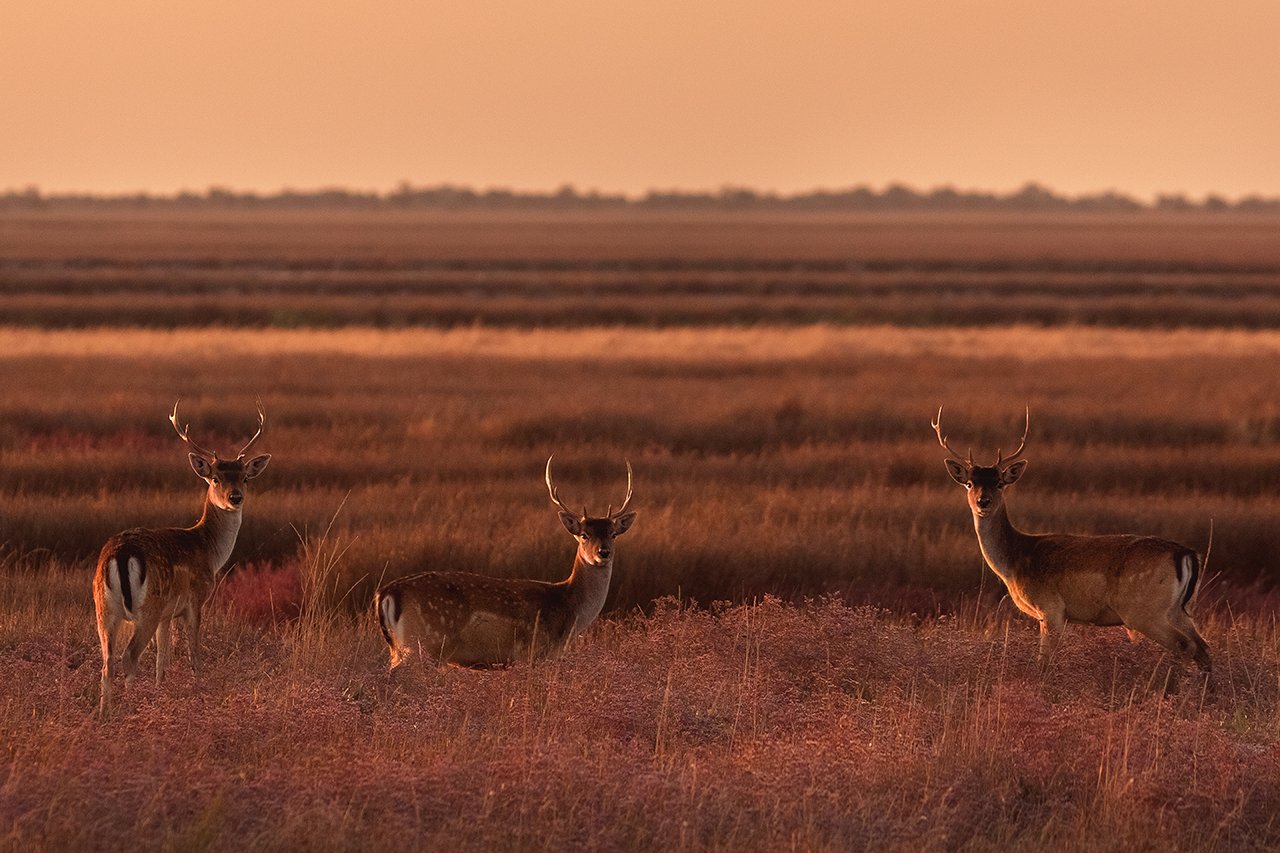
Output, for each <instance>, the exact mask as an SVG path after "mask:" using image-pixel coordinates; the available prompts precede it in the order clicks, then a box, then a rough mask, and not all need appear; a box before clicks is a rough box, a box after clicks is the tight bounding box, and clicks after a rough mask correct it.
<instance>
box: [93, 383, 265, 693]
mask: <svg viewBox="0 0 1280 853" xmlns="http://www.w3.org/2000/svg"><path fill="white" fill-rule="evenodd" d="M169 423H171V424H172V425H173V429H174V431H175V432H177V434H178V437H179V438H181V439H182V441H183V443H184V444H185V445H186V446H187V447H188V449H189V452H188V453H187V458H188V460H189V461H190V463H191V468H192V470H194V471H195V473H196V476H197V477H199V478H200V479H201V480H203V481H204V482H205V485H206V489H205V495H204V511H203V513H202V514H201V516H200V520H199V521H197V522H196V523H195V524H194V525H193V526H191V527H166V528H159V529H148V528H141V527H138V528H133V529H132V530H125V531H124V532H122V533H117V534H115V535H114V536H112V537H111V538H109V539H108V540H107V542H106V544H105V545H103V546H102V551H101V552H100V553H99V555H98V565H97V570H96V571H95V572H94V576H93V602H94V608H95V610H96V613H97V622H98V639H99V640H100V642H101V644H102V686H101V692H100V695H99V702H98V713H99V716H101V717H102V718H106V717H107V715H108V714H109V713H110V710H111V698H112V697H111V685H112V681H113V679H114V678H115V676H116V675H117V671H118V670H119V669H120V668H121V667H123V670H124V676H125V684H126V686H128V685H130V684H132V682H133V678H134V673H135V671H136V670H137V667H138V659H139V657H141V655H142V652H143V651H144V650H145V649H146V648H147V646H148V645H149V644H150V643H151V641H152V639H154V640H155V643H156V684H157V685H159V684H161V683H162V682H163V680H164V674H165V670H166V668H167V667H168V665H169V656H170V648H171V642H172V630H173V620H174V618H175V617H181V618H182V619H183V620H184V621H185V622H186V625H187V645H188V651H189V653H190V655H191V669H192V672H193V674H194V676H195V678H196V679H197V682H198V680H199V678H200V611H201V608H202V607H203V606H204V603H205V601H206V600H207V599H208V598H209V597H210V596H211V595H212V593H213V590H214V588H215V586H216V585H217V581H218V579H219V577H220V575H219V573H220V572H221V570H222V569H223V567H224V566H225V565H226V564H227V560H228V559H229V558H230V557H231V551H232V549H233V548H234V547H235V544H236V535H237V534H238V533H239V531H240V521H241V518H242V517H243V512H244V500H245V484H246V483H247V482H248V481H249V480H252V479H253V478H254V477H257V476H258V475H259V474H261V473H262V472H263V470H264V469H265V468H266V467H267V463H268V462H270V461H271V454H269V453H264V454H261V455H258V456H254V457H252V458H246V457H247V456H248V454H249V450H250V448H252V447H253V445H254V443H255V442H257V440H258V439H259V438H260V437H261V436H262V432H263V429H264V428H265V426H266V412H265V411H264V410H263V408H262V403H261V402H260V401H259V403H258V430H257V432H255V433H254V434H253V437H252V438H250V439H249V441H248V443H247V444H245V445H244V446H243V447H242V448H240V451H239V452H238V453H237V454H236V456H235V457H234V458H225V459H224V458H222V457H221V456H219V455H218V454H217V453H216V452H214V451H211V450H206V449H205V448H203V447H201V446H200V445H199V444H197V443H196V442H195V440H194V439H192V437H191V425H190V424H187V425H186V426H184V427H182V428H179V427H178V403H174V404H173V412H172V413H171V414H170V415H169ZM125 623H132V624H133V635H132V636H131V637H130V639H129V643H128V645H127V646H126V647H125V648H124V649H123V656H122V660H121V661H117V656H118V655H119V653H120V651H121V650H120V646H121V645H122V643H123V641H124V638H123V633H124V626H125Z"/></svg>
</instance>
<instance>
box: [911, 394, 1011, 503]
mask: <svg viewBox="0 0 1280 853" xmlns="http://www.w3.org/2000/svg"><path fill="white" fill-rule="evenodd" d="M931 424H932V426H933V432H934V434H935V435H937V436H938V444H940V445H942V448H943V449H944V450H946V451H947V453H948V454H950V458H948V459H946V460H944V464H945V465H946V466H947V473H948V474H950V475H951V479H953V480H955V481H956V482H957V483H959V484H960V485H962V486H964V487H965V489H966V491H968V493H969V509H971V510H972V511H973V514H974V515H975V516H977V517H978V518H986V517H987V516H988V515H990V514H992V513H993V512H995V511H996V510H997V509H999V508H1000V506H1001V504H1002V503H1003V502H1004V490H1005V489H1006V488H1007V487H1009V486H1012V485H1013V484H1014V483H1016V482H1018V479H1019V478H1020V477H1021V476H1022V475H1023V473H1024V472H1025V471H1026V470H1027V461H1026V460H1025V459H1021V458H1020V457H1021V456H1022V451H1023V450H1024V449H1025V448H1026V446H1027V433H1028V432H1030V431H1031V407H1030V406H1028V407H1027V415H1026V425H1025V426H1024V427H1023V430H1022V440H1021V441H1020V442H1019V443H1018V449H1017V450H1015V451H1014V452H1013V455H1012V456H1010V457H1009V458H1007V459H1006V458H1005V457H1004V454H1003V453H1002V452H1001V451H999V450H997V451H996V461H995V464H994V465H978V464H976V463H975V462H974V461H973V451H972V450H970V451H969V455H968V456H967V457H965V458H961V456H960V454H958V453H956V452H955V451H954V450H952V449H951V445H950V444H949V443H948V442H947V438H946V436H944V435H943V434H942V407H941V406H939V407H938V416H937V417H936V418H935V419H934V420H933V421H932V422H931Z"/></svg>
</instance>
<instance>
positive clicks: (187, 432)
mask: <svg viewBox="0 0 1280 853" xmlns="http://www.w3.org/2000/svg"><path fill="white" fill-rule="evenodd" d="M179 402H181V400H175V401H174V403H173V412H172V413H171V414H170V415H169V423H171V424H173V430H174V432H176V433H177V434H178V438H180V439H182V440H183V441H185V442H186V443H187V446H188V447H190V448H191V450H192V452H193V453H198V454H200V455H201V456H203V457H205V458H206V459H217V458H218V454H217V453H214V452H213V451H212V450H205V449H204V448H203V447H201V446H200V445H198V444H196V443H195V441H194V440H193V439H192V438H191V424H187V425H186V426H184V427H183V428H182V429H178V403H179Z"/></svg>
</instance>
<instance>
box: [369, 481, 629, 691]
mask: <svg viewBox="0 0 1280 853" xmlns="http://www.w3.org/2000/svg"><path fill="white" fill-rule="evenodd" d="M546 483H547V491H548V492H549V493H550V495H551V502H552V503H553V504H555V506H556V507H558V508H559V517H560V523H561V524H563V525H564V527H565V529H566V530H568V531H569V534H570V535H571V536H573V538H574V540H575V541H576V542H577V546H578V547H577V552H576V553H575V555H574V559H573V568H572V569H571V570H570V572H569V577H568V578H566V579H565V580H562V581H559V582H555V583H549V582H546V581H538V580H512V579H508V578H496V577H490V576H487V575H478V574H471V573H469V572H423V573H421V574H416V575H409V576H407V577H403V578H399V579H397V580H394V581H391V582H389V583H387V584H385V585H383V586H382V587H381V588H380V589H379V590H378V592H377V595H376V596H375V597H374V609H375V614H376V616H377V619H378V624H379V626H380V627H381V629H382V636H383V638H384V639H385V640H386V641H387V646H388V647H389V649H390V652H391V668H392V669H393V670H394V669H395V668H396V667H398V666H400V665H401V664H403V663H404V662H405V661H406V660H407V659H409V658H410V657H412V656H414V655H416V654H418V653H421V654H423V655H425V656H427V657H428V658H430V659H433V660H435V661H437V662H438V663H445V664H452V665H455V666H463V667H489V666H506V665H508V664H511V663H514V662H515V661H517V660H520V659H536V658H542V657H547V656H550V655H555V654H559V653H560V652H561V651H562V650H563V649H564V648H565V647H566V646H567V645H568V643H569V641H570V640H572V639H573V638H574V637H575V636H577V635H578V634H580V633H582V632H583V631H585V630H586V629H587V627H588V626H589V625H590V624H591V623H592V622H594V621H595V619H596V617H597V616H599V615H600V611H601V610H602V609H603V608H604V601H605V598H606V596H608V594H609V579H610V576H611V574H612V572H613V557H614V540H615V539H617V538H618V537H619V536H621V535H622V534H624V533H626V532H627V531H628V530H629V529H631V525H632V523H633V522H634V521H635V519H636V514H635V513H634V512H628V511H627V507H628V506H629V505H630V503H631V463H630V462H628V463H627V494H626V497H625V498H623V500H622V506H620V507H619V508H618V509H616V510H614V509H613V507H612V506H610V507H609V509H608V510H606V512H605V514H604V515H602V516H591V515H588V514H587V510H586V508H585V507H584V508H583V510H582V512H580V513H579V512H574V511H572V510H570V509H569V508H568V507H567V506H565V504H564V503H563V502H562V501H561V500H560V494H559V491H558V489H557V488H556V487H555V485H554V484H553V482H552V479H551V459H547V470H546Z"/></svg>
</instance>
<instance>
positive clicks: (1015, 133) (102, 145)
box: [0, 0, 1280, 196]
mask: <svg viewBox="0 0 1280 853" xmlns="http://www.w3.org/2000/svg"><path fill="white" fill-rule="evenodd" d="M1278 41H1280V3H1277V2H1275V0H1231V2H1228V3H1220V4H1215V3H1206V2H1203V0H1196V2H1187V0H1160V1H1159V2H1135V1H1134V0H1105V2H1096V1H1095V0H1086V2H1054V3H1049V2H1039V0H982V1H981V2H965V0H946V2H943V0H937V2H924V0H887V1H886V2H851V1H850V0H844V2H809V0H795V1H794V2H759V1H758V0H757V2H751V0H744V2H729V0H724V2H698V0H692V2H691V1H690V0H678V2H670V0H626V1H625V2H615V0H536V2H525V0H501V2H490V0H458V2H428V1H427V0H414V2H398V0H392V1H391V2H386V0H323V2H295V0H252V2H240V0H210V2H195V0H168V2H160V0H152V2H138V0H111V2H107V0H4V3H3V4H2V5H0V189H3V188H16V187H23V186H26V185H29V184H35V185H38V186H40V187H41V188H43V189H45V190H46V191H67V190H89V191H101V192H117V191H132V190H138V189H146V190H151V191H172V190H176V189H180V188H194V189H203V188H204V187H206V186H209V185H210V184H220V185H225V186H230V187H233V188H237V189H257V190H273V189H278V188H280V187H282V186H292V187H297V188H311V187H316V186H321V185H343V186H349V187H356V188H368V189H389V188H391V187H393V186H394V185H395V184H396V183H397V182H398V181H400V180H401V179H407V180H410V181H412V182H413V183H415V184H433V183H439V182H454V183H463V184H471V185H475V186H482V187H484V186H494V185H498V186H511V187H517V188H524V189H545V188H554V187H556V186H558V185H559V184H561V183H565V182H571V183H574V184H576V185H577V186H579V187H580V188H593V187H594V188H600V189H604V190H611V191H616V190H621V191H627V192H633V193H634V192H640V191H643V190H645V189H648V188H651V187H660V188H672V187H680V188H715V187H719V186H721V185H723V184H729V183H731V184H739V185H749V186H754V187H759V188H763V189H776V190H781V191H793V190H802V189H809V188H813V187H819V186H826V187H840V186H848V185H851V184H855V183H864V182H865V183H871V184H873V185H881V184H884V183H887V182H890V181H904V182H907V183H909V184H912V185H916V186H919V187H932V186H935V185H939V184H944V183H949V184H955V185H957V186H960V187H964V188H986V189H1001V190H1003V189H1010V188H1013V187H1015V186H1017V185H1019V184H1021V183H1023V182H1024V181H1026V180H1030V179H1034V180H1038V181H1042V182H1044V183H1046V184H1048V185H1050V186H1052V187H1054V188H1057V189H1059V190H1062V191H1065V192H1082V191H1092V190H1099V189H1107V188H1118V189H1122V190H1126V191H1130V192H1134V193H1137V194H1139V195H1149V194H1152V193H1155V192H1159V191H1182V192H1188V193H1191V194H1197V195H1198V194H1201V193H1204V192H1207V191H1217V192H1221V193H1224V194H1227V195H1228V196H1236V195H1240V194H1245V193H1250V192H1261V193H1264V194H1269V195H1280V156H1278V155H1277V152H1280V103H1278V101H1280V95H1278V93H1280V61H1278V60H1277V58H1276V45H1277V42H1278Z"/></svg>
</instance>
